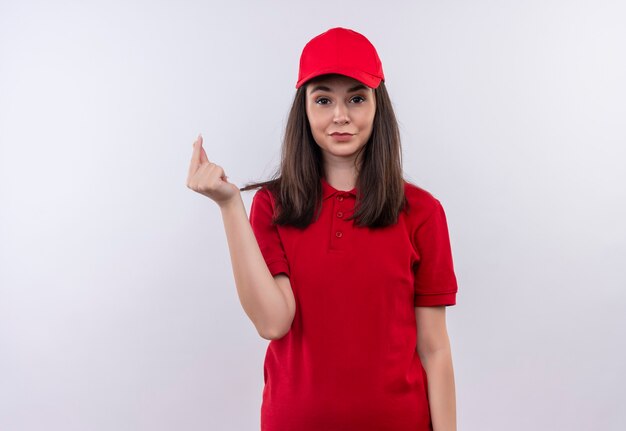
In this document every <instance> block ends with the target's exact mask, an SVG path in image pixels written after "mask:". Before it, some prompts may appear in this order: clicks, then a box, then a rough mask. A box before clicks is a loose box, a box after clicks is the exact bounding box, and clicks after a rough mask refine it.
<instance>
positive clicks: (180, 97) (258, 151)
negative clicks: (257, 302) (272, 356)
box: [0, 0, 626, 431]
mask: <svg viewBox="0 0 626 431" xmlns="http://www.w3.org/2000/svg"><path fill="white" fill-rule="evenodd" d="M625 22H626V4H625V3H624V2H622V1H617V0H616V1H605V0H594V1H591V0H589V1H571V0H558V1H557V0H535V1H512V0H507V1H483V0H477V1H461V0H459V1H430V2H425V1H406V2H388V3H383V2H380V1H376V2H374V1H364V0H355V1H319V0H316V1H315V2H294V1H248V2H241V1H230V2H228V5H226V2H223V3H222V2H209V1H204V2H200V1H197V2H192V1H186V2H181V1H173V0H172V1H141V2H138V1H135V2H133V1H111V0H109V1H100V2H86V1H57V2H50V1H40V2H35V1H24V0H20V1H17V0H13V1H8V0H2V1H0V144H1V145H0V429H2V430H7V431H19V430H44V429H45V430H64V431H67V430H81V431H83V430H116V431H119V430H150V431H160V430H254V429H258V426H259V415H260V404H261V395H262V389H263V368H262V367H263V359H264V355H265V349H266V347H267V344H268V341H266V340H264V339H262V338H260V337H259V335H258V334H257V333H256V330H255V329H254V326H253V325H252V323H251V322H250V321H249V320H248V318H247V316H246V315H245V313H244V311H243V309H242V308H241V305H240V303H239V299H238V296H237V292H236V289H235V285H234V280H233V275H232V270H231V266H230V256H229V253H228V247H227V243H226V237H225V233H224V229H223V223H222V219H221V214H220V211H219V208H218V207H217V205H216V204H215V203H214V202H212V201H211V200H210V199H208V198H206V197H204V196H202V195H200V194H198V193H195V192H193V191H191V190H190V189H188V188H187V187H186V176H187V169H188V164H189V159H190V157H191V150H192V142H193V140H194V139H195V138H196V136H197V135H198V133H202V134H203V136H204V140H205V149H206V151H207V153H208V155H209V158H210V159H212V161H215V162H216V163H218V164H220V165H221V166H223V167H224V169H225V170H226V173H227V174H228V176H229V180H230V181H232V182H234V183H235V184H237V185H238V186H240V187H241V186H243V185H244V184H245V183H247V182H248V181H252V180H263V179H266V178H268V177H269V175H270V174H271V172H272V171H273V169H274V167H275V166H276V165H277V163H278V160H279V150H280V144H281V139H282V134H283V132H284V127H285V124H286V118H287V113H288V109H289V107H290V106H291V100H292V98H293V95H294V94H295V83H296V79H297V72H298V60H299V56H300V53H301V50H302V47H303V46H304V44H305V43H306V42H307V41H308V40H309V39H311V38H312V37H314V36H315V35H317V34H319V33H321V32H323V31H325V30H327V29H328V28H331V27H335V26H343V27H348V28H352V29H354V30H356V31H359V32H361V33H363V34H364V35H366V36H367V37H368V38H369V39H370V40H371V41H372V43H373V44H374V45H375V46H376V48H377V50H378V52H379V54H380V57H381V59H382V62H383V68H384V71H385V75H386V83H387V87H388V89H389V92H390V96H391V99H392V101H393V103H394V107H395V109H396V114H397V116H398V119H399V122H400V126H401V133H402V138H403V141H402V143H403V156H404V157H403V162H404V170H405V173H406V178H407V179H408V180H410V181H412V182H414V183H416V184H418V185H420V186H422V187H424V188H426V189H427V190H429V191H430V192H431V193H432V194H434V195H435V196H436V197H437V198H438V199H440V201H441V202H442V204H443V206H444V208H445V210H446V214H447V217H448V223H449V229H450V235H451V241H452V248H453V256H454V263H455V269H456V273H457V278H458V282H459V293H458V296H457V305H455V306H453V307H449V308H447V317H448V330H449V334H450V338H451V343H452V352H453V362H454V369H455V378H456V391H457V412H458V425H459V430H461V431H462V430H469V431H473V430H477V431H479V430H480V431H491V430H493V431H502V430H507V431H515V430H529V429H532V430H622V429H624V424H625V423H626V413H625V412H624V403H625V402H626V396H625V395H624V391H623V387H624V383H625V376H626V373H625V372H624V364H625V363H626V347H625V342H624V339H625V338H624V337H625V334H624V332H625V331H624V328H626V317H625V316H626V306H625V299H626V298H625V296H626V295H625V288H626V265H625V264H624V261H625V260H626V227H625V223H624V221H625V220H626V191H625V185H626V169H625V168H624V167H625V165H626V128H625V119H626V102H625V101H626V49H625V48H624V46H625V45H626V26H625V25H624V23H625ZM252 195H253V192H246V193H244V194H243V196H244V201H245V202H246V205H247V208H248V209H249V204H250V202H251V198H252Z"/></svg>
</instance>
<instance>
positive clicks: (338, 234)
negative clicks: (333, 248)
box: [335, 231, 343, 238]
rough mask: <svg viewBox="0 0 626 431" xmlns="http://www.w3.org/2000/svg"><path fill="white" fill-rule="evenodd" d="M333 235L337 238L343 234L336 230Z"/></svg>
mask: <svg viewBox="0 0 626 431" xmlns="http://www.w3.org/2000/svg"><path fill="white" fill-rule="evenodd" d="M335 235H337V238H341V236H342V235H343V234H342V233H341V232H340V231H337V232H336V233H335Z"/></svg>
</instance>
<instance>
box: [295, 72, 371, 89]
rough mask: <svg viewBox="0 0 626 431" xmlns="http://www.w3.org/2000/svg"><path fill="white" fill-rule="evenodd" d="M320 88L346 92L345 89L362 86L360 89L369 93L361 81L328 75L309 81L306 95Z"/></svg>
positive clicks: (337, 75) (343, 76)
mask: <svg viewBox="0 0 626 431" xmlns="http://www.w3.org/2000/svg"><path fill="white" fill-rule="evenodd" d="M320 86H321V87H327V88H330V89H331V90H333V89H338V90H339V89H346V90H347V89H351V88H355V87H359V86H362V87H365V90H370V91H371V88H370V87H368V86H366V85H364V84H363V83H362V82H361V81H358V80H356V79H354V78H351V77H349V76H345V75H339V74H328V75H321V76H317V77H315V78H313V79H311V80H310V81H309V82H308V83H307V93H312V92H313V91H315V89H316V88H317V87H320Z"/></svg>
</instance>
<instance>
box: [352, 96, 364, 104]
mask: <svg viewBox="0 0 626 431" xmlns="http://www.w3.org/2000/svg"><path fill="white" fill-rule="evenodd" d="M354 99H361V102H359V103H363V102H365V97H362V96H354V97H353V98H352V100H354Z"/></svg>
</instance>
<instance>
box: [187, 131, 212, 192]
mask: <svg viewBox="0 0 626 431" xmlns="http://www.w3.org/2000/svg"><path fill="white" fill-rule="evenodd" d="M208 161H209V159H208V157H207V156H206V153H205V152H204V149H203V148H202V134H198V137H197V138H196V140H195V141H194V142H193V152H192V154H191V162H190V163H189V172H188V174H187V183H189V180H190V179H191V177H192V176H193V174H195V173H196V171H197V170H198V168H199V167H200V165H201V164H202V163H203V162H208Z"/></svg>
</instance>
